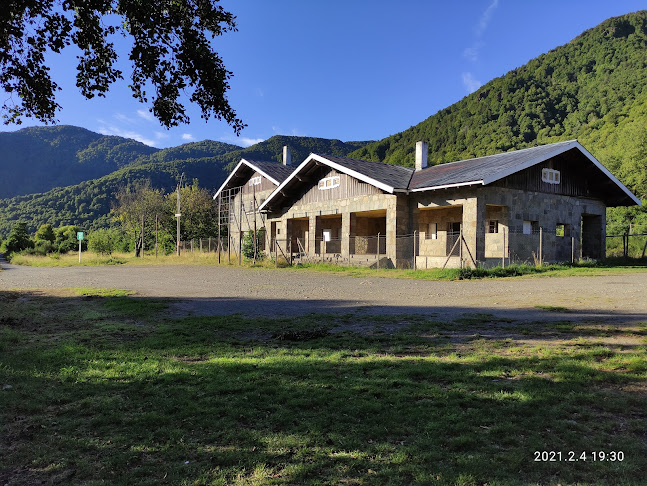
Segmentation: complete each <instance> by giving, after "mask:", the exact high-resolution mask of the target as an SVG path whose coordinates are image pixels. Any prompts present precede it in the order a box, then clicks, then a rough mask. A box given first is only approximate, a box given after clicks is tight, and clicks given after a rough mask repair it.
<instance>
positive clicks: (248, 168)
mask: <svg viewBox="0 0 647 486" xmlns="http://www.w3.org/2000/svg"><path fill="white" fill-rule="evenodd" d="M293 171H294V167H293V166H291V165H283V164H281V163H279V162H266V161H260V160H247V159H240V162H238V165H236V167H235V168H234V170H232V171H231V174H229V177H227V179H225V182H223V183H222V185H221V186H220V188H219V189H218V191H216V194H214V196H213V198H214V199H216V198H217V197H218V195H219V194H220V193H221V192H222V191H223V190H224V189H226V188H228V187H238V186H240V185H242V184H244V183H245V182H246V179H248V178H249V177H250V176H251V174H253V173H254V172H258V173H260V174H262V175H263V176H265V178H266V179H267V180H269V181H270V182H272V183H273V184H274V185H276V186H278V185H279V184H281V183H282V182H283V181H284V180H285V179H287V178H288V177H289V175H290V174H292V172H293Z"/></svg>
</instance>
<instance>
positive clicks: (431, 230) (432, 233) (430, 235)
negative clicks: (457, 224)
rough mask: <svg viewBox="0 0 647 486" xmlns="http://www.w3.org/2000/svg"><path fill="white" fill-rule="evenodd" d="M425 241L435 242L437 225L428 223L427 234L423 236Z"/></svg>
mask: <svg viewBox="0 0 647 486" xmlns="http://www.w3.org/2000/svg"><path fill="white" fill-rule="evenodd" d="M425 238H426V239H427V240H437V239H438V223H429V225H428V226H427V234H426V235H425Z"/></svg>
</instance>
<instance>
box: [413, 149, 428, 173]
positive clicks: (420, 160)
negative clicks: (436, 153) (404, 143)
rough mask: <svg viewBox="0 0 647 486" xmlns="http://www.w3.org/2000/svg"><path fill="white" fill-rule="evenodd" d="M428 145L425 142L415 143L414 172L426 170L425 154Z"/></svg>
mask: <svg viewBox="0 0 647 486" xmlns="http://www.w3.org/2000/svg"><path fill="white" fill-rule="evenodd" d="M428 151H429V144H428V143H427V142H416V171H419V170H422V169H426V168H427V152H428Z"/></svg>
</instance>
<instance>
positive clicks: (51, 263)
mask: <svg viewBox="0 0 647 486" xmlns="http://www.w3.org/2000/svg"><path fill="white" fill-rule="evenodd" d="M11 263H14V264H17V265H26V266H36V267H67V266H79V265H81V266H102V265H147V266H150V265H223V266H238V262H237V260H235V259H232V261H231V262H230V261H229V260H228V259H227V257H226V255H223V256H222V258H221V263H220V264H219V263H218V255H217V254H215V253H200V252H194V253H191V252H184V253H183V254H182V255H181V256H179V257H178V256H176V255H159V257H157V258H156V257H155V256H154V255H147V256H146V257H145V258H135V257H134V256H133V254H115V255H113V256H110V257H109V256H103V255H96V254H94V253H91V252H87V253H84V254H83V257H82V260H81V264H79V261H78V254H73V253H70V254H67V255H57V254H53V255H50V256H36V255H21V254H15V255H13V256H12V258H11ZM242 266H243V267H248V268H251V267H253V268H274V266H275V265H274V263H273V261H271V260H269V259H264V260H261V261H259V262H257V263H256V264H255V265H254V264H252V262H251V261H243V263H242ZM286 266H287V265H286V264H285V262H283V261H281V265H280V267H282V268H284V267H286ZM290 268H291V269H292V270H294V271H300V272H324V273H335V274H340V275H345V276H352V277H363V278H364V277H378V278H380V277H387V278H403V279H411V280H438V281H443V280H472V279H484V278H505V277H524V276H525V277H532V276H544V277H567V276H595V275H608V274H623V273H635V272H645V271H647V261H645V260H636V259H629V260H625V259H617V258H616V259H609V260H604V261H602V262H593V261H583V262H581V263H578V264H575V265H570V264H550V265H543V266H535V265H508V266H506V267H505V268H502V267H494V268H476V269H473V268H463V269H460V268H447V269H440V268H435V269H425V270H407V269H373V268H368V267H348V266H342V265H333V264H330V263H306V264H302V265H296V266H293V267H290Z"/></svg>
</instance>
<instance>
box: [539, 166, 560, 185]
mask: <svg viewBox="0 0 647 486" xmlns="http://www.w3.org/2000/svg"><path fill="white" fill-rule="evenodd" d="M541 180H542V181H544V182H548V184H559V183H560V175H559V171H558V170H555V169H541Z"/></svg>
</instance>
